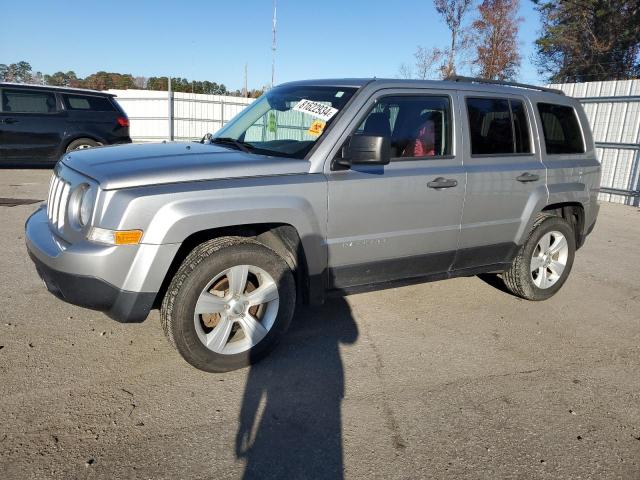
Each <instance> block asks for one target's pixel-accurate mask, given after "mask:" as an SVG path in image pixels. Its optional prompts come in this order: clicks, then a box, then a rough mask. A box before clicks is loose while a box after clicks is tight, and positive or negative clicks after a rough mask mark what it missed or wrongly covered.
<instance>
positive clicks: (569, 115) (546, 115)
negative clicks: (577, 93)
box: [538, 103, 585, 154]
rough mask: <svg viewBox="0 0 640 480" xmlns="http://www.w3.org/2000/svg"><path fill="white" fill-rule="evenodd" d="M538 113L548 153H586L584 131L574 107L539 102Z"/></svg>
mask: <svg viewBox="0 0 640 480" xmlns="http://www.w3.org/2000/svg"><path fill="white" fill-rule="evenodd" d="M538 113H540V120H541V121H542V132H543V134H544V144H545V147H546V149H547V153H548V154H567V153H584V151H585V149H584V141H583V139H582V131H581V130H580V124H579V123H578V116H577V115H576V111H575V109H574V108H572V107H567V106H565V105H554V104H551V103H539V104H538Z"/></svg>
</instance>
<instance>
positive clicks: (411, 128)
mask: <svg viewBox="0 0 640 480" xmlns="http://www.w3.org/2000/svg"><path fill="white" fill-rule="evenodd" d="M454 112H455V93H454V92H452V91H446V90H404V89H393V90H383V91H379V92H378V93H376V94H375V95H374V96H373V97H372V98H371V99H369V101H368V103H367V104H366V105H365V106H364V107H363V108H362V110H361V111H360V114H358V115H357V116H356V117H355V118H354V120H353V122H352V124H351V126H350V127H349V128H348V129H347V131H346V132H345V134H344V135H343V138H342V140H341V141H340V142H339V143H338V146H337V147H336V148H339V146H341V145H343V144H344V143H345V142H346V141H348V139H349V137H350V136H351V135H360V134H365V135H377V136H389V137H390V138H391V145H392V150H393V152H392V157H393V158H392V160H391V162H390V164H389V165H385V166H363V165H352V166H351V168H349V169H344V170H340V169H339V167H337V166H336V164H335V163H334V165H333V168H332V169H331V170H329V171H328V172H327V175H328V192H329V199H328V224H327V237H328V238H327V243H328V254H329V268H330V285H331V286H332V287H333V288H338V289H340V288H345V287H353V286H360V285H368V284H374V283H380V282H386V281H393V280H400V279H408V278H418V277H423V276H428V275H438V274H443V275H446V272H448V270H449V268H450V267H451V264H452V263H453V260H454V257H455V252H456V249H457V245H458V235H459V230H460V216H461V213H462V204H463V200H464V190H465V173H464V171H463V167H462V160H461V155H460V154H459V151H460V150H459V149H460V144H459V143H457V142H458V139H459V137H460V135H459V127H458V122H457V121H456V118H455V115H454ZM338 155H339V153H338ZM438 185H441V186H440V187H438ZM445 185H447V186H445Z"/></svg>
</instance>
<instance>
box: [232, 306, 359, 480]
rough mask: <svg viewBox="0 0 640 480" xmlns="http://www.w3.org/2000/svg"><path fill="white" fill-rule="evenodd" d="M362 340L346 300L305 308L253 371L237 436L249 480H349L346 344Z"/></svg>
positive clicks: (237, 450)
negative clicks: (343, 414)
mask: <svg viewBox="0 0 640 480" xmlns="http://www.w3.org/2000/svg"><path fill="white" fill-rule="evenodd" d="M357 338H358V328H357V326H356V324H355V322H354V319H353V316H352V314H351V309H350V308H349V305H348V304H347V302H346V300H345V299H343V298H334V299H329V300H328V301H327V303H325V305H324V306H323V307H320V308H318V307H316V308H314V309H310V308H305V307H299V309H298V311H297V312H296V316H295V317H294V319H293V322H292V325H291V328H290V329H289V332H288V333H287V335H286V336H285V339H284V341H283V343H282V344H281V345H280V346H279V347H278V349H277V350H276V351H275V352H274V353H273V354H271V355H270V356H269V357H267V358H265V359H264V360H262V361H261V362H260V363H257V364H256V365H253V366H252V367H251V370H250V371H249V376H248V378H247V383H246V386H245V391H244V397H243V401H242V408H241V411H240V418H239V427H238V432H237V435H236V456H237V457H238V458H242V459H245V460H246V468H245V471H244V475H243V478H245V479H269V478H277V479H281V478H331V479H340V478H343V452H342V417H341V403H342V398H343V397H344V367H343V364H342V359H341V357H340V344H351V343H354V342H355V341H356V339H357Z"/></svg>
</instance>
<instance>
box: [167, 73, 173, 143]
mask: <svg viewBox="0 0 640 480" xmlns="http://www.w3.org/2000/svg"><path fill="white" fill-rule="evenodd" d="M167 94H168V99H167V100H168V103H169V109H168V110H169V112H168V117H169V141H170V142H173V91H172V90H171V76H169V77H167Z"/></svg>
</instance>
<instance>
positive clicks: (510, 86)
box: [278, 77, 564, 95]
mask: <svg viewBox="0 0 640 480" xmlns="http://www.w3.org/2000/svg"><path fill="white" fill-rule="evenodd" d="M372 83H375V84H377V85H379V86H383V87H384V88H394V87H400V88H402V87H404V88H406V87H415V88H429V87H430V88H437V89H442V88H445V89H446V88H448V89H452V90H474V91H487V92H504V91H505V90H506V91H511V92H514V93H522V92H523V90H525V91H526V90H530V91H536V92H540V93H551V94H554V95H564V93H563V92H562V91H561V90H556V89H552V88H546V87H542V86H536V85H527V84H523V83H514V82H501V81H493V80H484V79H480V78H471V77H452V78H451V79H450V80H405V79H399V78H375V77H374V78H328V79H318V80H301V81H294V82H288V83H283V84H281V85H278V86H285V85H286V86H294V85H308V86H311V85H314V86H331V87H356V88H359V87H364V86H365V85H368V84H372Z"/></svg>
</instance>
